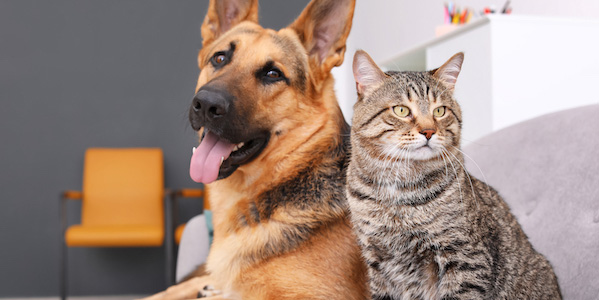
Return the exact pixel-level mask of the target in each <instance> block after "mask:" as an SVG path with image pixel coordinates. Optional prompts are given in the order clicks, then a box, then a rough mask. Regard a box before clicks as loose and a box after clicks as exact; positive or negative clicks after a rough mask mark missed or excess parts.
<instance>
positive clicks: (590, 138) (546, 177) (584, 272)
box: [177, 105, 599, 299]
mask: <svg viewBox="0 0 599 300" xmlns="http://www.w3.org/2000/svg"><path fill="white" fill-rule="evenodd" d="M464 151H465V152H466V154H467V155H468V157H469V158H466V166H467V168H468V169H469V170H470V172H471V173H472V174H473V175H474V176H476V177H477V178H479V179H481V180H484V181H486V182H487V183H489V184H490V185H491V186H493V187H494V188H495V189H497V190H498V191H499V193H500V194H501V195H502V196H503V197H504V199H505V200H506V201H507V202H508V203H509V205H510V207H511V209H512V212H513V213H514V214H515V215H516V217H517V218H518V220H519V221H520V224H522V227H523V228H524V231H525V232H526V233H527V234H528V236H529V238H530V240H531V242H532V244H533V245H534V246H535V248H536V249H537V251H539V252H541V253H543V254H544V255H545V256H546V257H547V258H548V259H549V261H551V263H552V264H553V267H554V269H555V271H556V273H557V276H558V279H559V283H560V286H561V289H562V293H563V296H564V299H599V105H592V106H585V107H580V108H575V109H571V110H567V111H562V112H558V113H553V114H549V115H545V116H542V117H538V118H535V119H532V120H529V121H526V122H522V123H519V124H516V125H514V126H511V127H509V128H506V129H503V130H500V131H497V132H494V133H492V134H490V135H488V136H486V137H483V138H481V139H480V140H477V141H475V142H472V143H471V144H470V145H468V146H467V147H465V148H464ZM473 161H476V164H474V163H473ZM477 165H478V166H477ZM479 168H480V170H482V173H483V174H484V176H483V175H482V174H481V171H480V170H479ZM207 232H208V229H207V227H206V223H205V220H204V219H203V216H200V217H196V219H194V220H193V221H191V222H190V223H188V226H187V227H186V229H185V232H184V234H183V238H182V240H181V247H180V249H179V260H178V263H177V269H178V270H177V277H178V280H181V279H182V278H183V277H185V276H186V275H187V274H189V272H191V271H192V270H193V269H195V267H197V266H198V265H199V264H201V263H203V262H204V261H205V256H206V254H207V250H208V249H207V246H206V245H207V243H208V235H207Z"/></svg>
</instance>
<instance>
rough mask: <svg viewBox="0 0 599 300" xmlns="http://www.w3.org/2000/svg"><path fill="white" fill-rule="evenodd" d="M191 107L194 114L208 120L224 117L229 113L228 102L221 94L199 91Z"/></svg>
mask: <svg viewBox="0 0 599 300" xmlns="http://www.w3.org/2000/svg"><path fill="white" fill-rule="evenodd" d="M191 106H192V108H193V110H194V112H196V113H197V114H199V115H201V116H203V117H205V118H206V119H207V120H208V119H214V118H218V117H222V116H224V115H226V114H227V113H228V112H229V106H230V101H229V99H228V97H227V95H224V94H223V93H222V92H217V91H211V90H207V89H200V91H199V92H198V93H197V94H196V95H195V97H194V98H193V102H192V104H191Z"/></svg>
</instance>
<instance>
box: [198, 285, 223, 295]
mask: <svg viewBox="0 0 599 300" xmlns="http://www.w3.org/2000/svg"><path fill="white" fill-rule="evenodd" d="M219 295H222V291H221V290H217V289H216V288H214V286H213V285H210V284H208V285H206V286H204V288H202V290H201V291H199V292H198V298H206V297H214V296H219Z"/></svg>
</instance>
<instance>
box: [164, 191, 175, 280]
mask: <svg viewBox="0 0 599 300" xmlns="http://www.w3.org/2000/svg"><path fill="white" fill-rule="evenodd" d="M171 201H172V199H171V195H170V193H169V192H167V193H166V197H165V210H164V225H165V228H164V229H165V230H164V231H165V232H164V248H165V252H166V253H165V254H166V255H165V256H166V286H167V287H169V286H171V285H173V284H174V283H175V249H174V248H175V238H174V229H173V226H174V220H173V206H172V203H171Z"/></svg>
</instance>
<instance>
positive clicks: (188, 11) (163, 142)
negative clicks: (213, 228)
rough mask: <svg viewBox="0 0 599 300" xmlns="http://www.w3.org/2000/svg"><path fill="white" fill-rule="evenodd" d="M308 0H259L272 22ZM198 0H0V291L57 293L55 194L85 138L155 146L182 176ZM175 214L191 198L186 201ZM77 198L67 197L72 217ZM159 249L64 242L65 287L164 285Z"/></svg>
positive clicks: (77, 162)
mask: <svg viewBox="0 0 599 300" xmlns="http://www.w3.org/2000/svg"><path fill="white" fill-rule="evenodd" d="M306 3H307V1H306V0H303V1H279V0H270V1H266V0H264V1H261V22H262V24H263V25H264V26H265V27H275V28H280V27H282V26H284V25H287V24H288V23H290V22H291V20H293V19H294V18H295V17H296V16H297V15H298V14H299V13H300V11H301V9H302V8H303V7H304V5H305V4H306ZM206 6H207V1H183V0H178V1H154V0H153V1H148V0H127V1H121V0H110V1H91V0H72V1H67V0H54V1H44V0H0V201H2V202H1V203H2V206H1V207H0V298H3V297H24V296H55V295H57V294H58V271H59V260H58V258H59V201H58V195H59V193H60V192H61V191H63V190H65V189H80V188H81V174H82V166H83V153H84V151H85V149H86V148H88V147H161V148H162V149H163V150H164V153H165V167H166V186H167V187H170V188H182V187H195V186H197V185H196V184H195V183H193V182H192V181H191V180H190V179H189V178H188V164H189V158H190V154H191V147H192V146H195V145H196V143H197V141H196V137H195V134H194V132H193V131H192V130H191V128H190V127H189V126H188V122H187V108H188V105H189V103H190V100H191V98H192V96H193V89H194V88H195V83H196V78H197V75H198V70H197V66H196V55H197V52H198V50H199V49H200V45H201V39H200V34H199V33H200V29H199V28H200V24H201V22H202V20H203V17H204V15H205V11H206ZM182 206H183V209H184V212H182V214H183V215H184V217H189V216H191V215H193V211H196V210H197V209H198V208H199V204H198V203H192V202H188V203H184V205H182ZM79 209H80V205H79V204H76V203H73V204H71V205H70V206H69V219H70V222H71V223H76V222H78V221H79V219H78V213H79ZM163 253H164V249H160V248H156V249H151V248H138V249H118V248H71V249H70V250H69V273H70V280H69V286H70V291H69V293H70V294H71V295H110V294H148V293H153V292H156V291H159V290H162V289H164V288H165V283H164V256H163V255H164V254H163Z"/></svg>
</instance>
